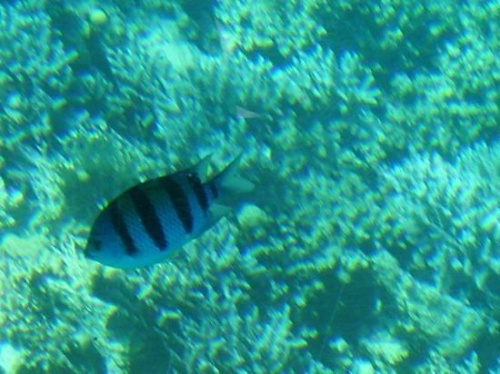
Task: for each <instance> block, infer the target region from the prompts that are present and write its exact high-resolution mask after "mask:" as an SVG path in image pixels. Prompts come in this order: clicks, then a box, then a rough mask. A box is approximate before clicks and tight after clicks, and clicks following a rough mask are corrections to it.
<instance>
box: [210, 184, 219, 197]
mask: <svg viewBox="0 0 500 374" xmlns="http://www.w3.org/2000/svg"><path fill="white" fill-rule="evenodd" d="M209 186H210V192H211V193H212V197H213V198H214V199H217V198H218V197H219V191H217V186H216V185H215V182H214V181H212V182H211V183H210V184H209Z"/></svg>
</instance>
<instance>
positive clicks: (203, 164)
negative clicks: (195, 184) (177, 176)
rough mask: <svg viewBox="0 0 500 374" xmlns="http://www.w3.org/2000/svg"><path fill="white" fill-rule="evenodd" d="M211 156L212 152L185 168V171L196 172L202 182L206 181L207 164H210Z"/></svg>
mask: <svg viewBox="0 0 500 374" xmlns="http://www.w3.org/2000/svg"><path fill="white" fill-rule="evenodd" d="M211 158H212V154H209V155H207V156H205V157H203V158H202V159H201V160H200V161H198V162H197V163H196V164H195V165H193V166H191V167H190V168H189V169H187V171H188V172H191V173H194V174H196V175H197V176H198V177H199V178H200V180H201V181H202V182H206V181H207V176H208V165H209V164H210V159H211Z"/></svg>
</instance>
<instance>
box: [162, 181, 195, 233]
mask: <svg viewBox="0 0 500 374" xmlns="http://www.w3.org/2000/svg"><path fill="white" fill-rule="evenodd" d="M161 182H162V186H163V188H164V189H165V191H167V194H168V197H169V198H170V201H171V202H172V205H173V207H174V210H175V213H176V214H177V217H178V218H179V220H180V221H181V223H182V227H184V231H186V233H188V234H190V233H191V232H192V231H193V216H192V215H191V207H190V206H189V200H188V197H187V196H186V194H185V193H184V191H183V190H182V187H181V186H180V185H179V183H177V182H176V181H175V180H174V179H173V178H170V177H166V178H162V180H161Z"/></svg>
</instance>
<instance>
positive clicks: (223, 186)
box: [213, 153, 255, 198]
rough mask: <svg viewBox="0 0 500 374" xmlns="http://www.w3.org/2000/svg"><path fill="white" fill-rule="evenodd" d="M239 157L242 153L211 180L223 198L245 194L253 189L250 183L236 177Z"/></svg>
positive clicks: (238, 176)
mask: <svg viewBox="0 0 500 374" xmlns="http://www.w3.org/2000/svg"><path fill="white" fill-rule="evenodd" d="M241 157H242V153H240V154H239V155H238V157H236V158H235V159H234V160H233V161H232V162H231V163H230V164H229V165H227V166H226V168H225V169H224V170H222V172H221V173H220V174H219V175H217V176H216V177H215V178H214V180H213V183H214V184H215V187H216V188H217V191H219V193H220V195H221V196H222V197H223V198H224V197H226V196H228V197H229V196H232V195H240V194H245V193H248V192H250V191H252V190H253V189H254V188H255V186H254V184H253V183H252V182H250V181H249V180H246V179H245V178H243V177H241V176H240V175H238V169H239V166H240V162H241Z"/></svg>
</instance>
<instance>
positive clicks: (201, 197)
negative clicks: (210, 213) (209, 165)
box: [188, 174, 208, 213]
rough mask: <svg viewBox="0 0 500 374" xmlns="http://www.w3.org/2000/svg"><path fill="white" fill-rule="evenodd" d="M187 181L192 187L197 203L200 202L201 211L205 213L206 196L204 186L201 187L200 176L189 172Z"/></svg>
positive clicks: (206, 206) (206, 205)
mask: <svg viewBox="0 0 500 374" xmlns="http://www.w3.org/2000/svg"><path fill="white" fill-rule="evenodd" d="M188 182H189V184H190V186H191V188H192V189H193V192H194V195H195V196H196V200H198V204H200V207H201V209H202V210H203V212H204V213H206V212H207V210H208V197H207V193H206V191H205V188H203V184H201V180H200V178H199V177H198V176H197V175H196V174H189V175H188Z"/></svg>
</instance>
